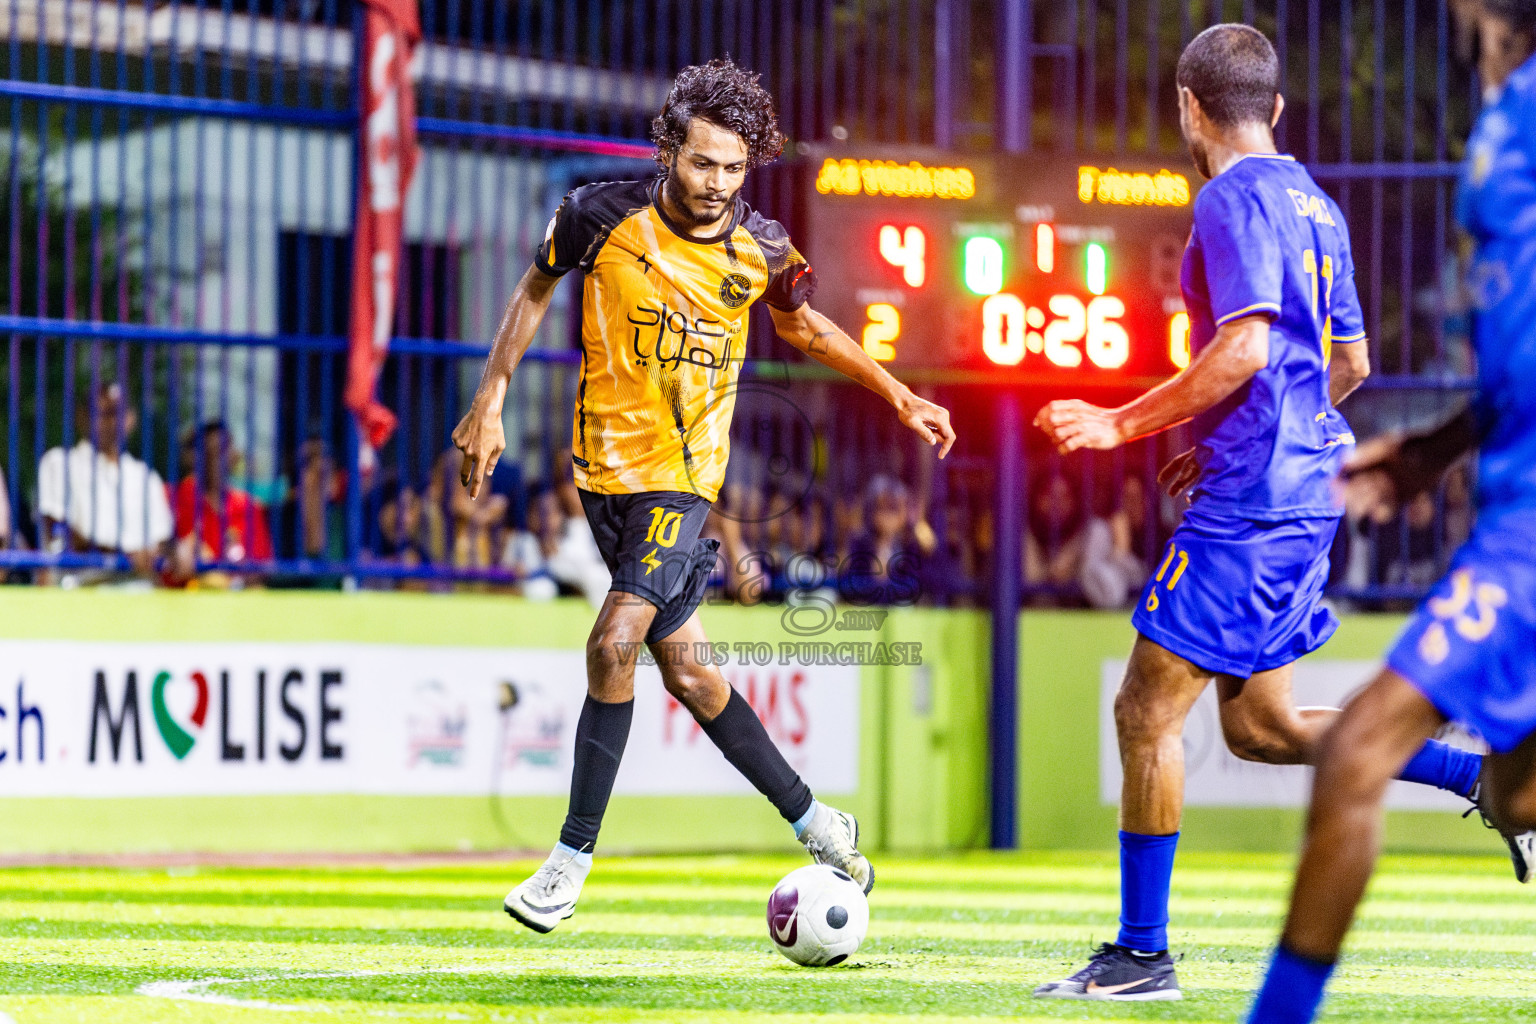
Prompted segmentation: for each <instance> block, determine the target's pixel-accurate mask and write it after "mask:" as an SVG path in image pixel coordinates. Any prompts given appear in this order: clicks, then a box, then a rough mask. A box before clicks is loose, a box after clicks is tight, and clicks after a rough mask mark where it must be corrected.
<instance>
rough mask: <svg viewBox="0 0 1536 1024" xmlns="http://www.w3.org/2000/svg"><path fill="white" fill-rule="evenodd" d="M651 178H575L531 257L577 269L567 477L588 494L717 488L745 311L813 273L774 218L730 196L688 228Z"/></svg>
mask: <svg viewBox="0 0 1536 1024" xmlns="http://www.w3.org/2000/svg"><path fill="white" fill-rule="evenodd" d="M660 189H661V179H660V178H656V179H654V180H651V181H623V182H603V183H600V184H596V185H585V186H583V187H581V188H578V189H576V190H575V191H573V192H571V193H570V194H568V195H567V196H566V197H565V202H563V203H562V204H561V205H560V209H559V210H558V211H557V212H556V213H555V216H554V218H553V219H552V220H551V221H550V222H549V230H548V231H547V232H546V233H545V236H544V242H543V244H542V245H540V246H539V249H538V252H537V253H536V254H535V255H534V263H535V265H536V266H538V268H539V269H540V270H541V271H543V272H544V273H546V274H553V275H555V276H559V275H561V274H564V273H566V272H568V271H570V270H575V269H580V270H582V271H583V272H585V274H586V281H585V283H584V285H583V289H582V306H581V316H582V328H581V343H582V363H581V380H580V383H579V384H578V385H577V390H576V417H575V423H574V425H573V428H572V433H573V438H572V442H571V447H572V453H573V458H574V460H575V463H576V467H575V472H576V486H578V487H580V488H582V489H583V490H587V491H592V492H593V493H596V494H636V493H640V492H643V491H686V492H690V493H693V494H697V495H700V496H701V497H703V498H705V499H707V500H709V501H714V500H715V497H716V496H717V495H718V494H719V492H720V485H721V483H722V482H723V480H724V478H725V463H726V459H727V458H728V457H729V455H730V428H731V413H732V411H733V410H734V408H735V405H736V380H737V377H738V375H739V374H740V372H741V363H742V359H743V357H744V355H745V353H746V343H747V319H748V318H747V311H748V309H750V307H751V306H752V303H754V302H756V301H757V300H758V299H763V300H765V301H766V302H767V303H768V304H769V305H770V306H773V307H774V308H776V309H781V310H785V311H789V310H794V309H798V308H800V306H801V305H803V304H804V303H805V301H806V300H807V299H808V298H809V297H810V295H811V292H812V291H813V290H814V288H815V282H816V279H815V275H814V274H813V273H812V272H811V268H810V267H809V266H808V265H807V264H806V262H805V260H804V258H803V257H801V255H800V254H799V253H798V252H796V251H795V247H794V246H793V245H791V244H790V241H789V235H788V233H787V232H785V230H784V227H783V225H781V224H779V223H778V222H777V221H774V220H770V219H768V218H767V217H763V216H761V215H760V214H758V213H756V212H755V211H753V210H752V209H751V208H750V207H749V206H747V204H746V203H744V202H742V201H741V199H740V197H738V198H737V199H736V202H735V207H734V209H733V211H732V213H731V217H730V220H729V221H728V222H727V224H726V227H725V229H724V230H723V231H721V232H720V234H718V235H716V236H715V237H713V238H706V239H699V240H695V239H692V238H689V237H687V236H686V235H684V234H683V233H682V231H681V230H680V229H679V228H677V227H675V226H674V225H673V224H672V223H671V221H670V220H669V219H668V217H667V216H666V214H665V213H663V212H662V210H661V207H660V206H659V205H658V199H659V195H660Z"/></svg>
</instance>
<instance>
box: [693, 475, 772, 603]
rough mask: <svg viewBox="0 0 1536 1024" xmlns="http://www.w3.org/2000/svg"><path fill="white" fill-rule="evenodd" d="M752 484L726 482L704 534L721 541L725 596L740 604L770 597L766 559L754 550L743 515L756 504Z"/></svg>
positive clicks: (711, 510) (702, 532)
mask: <svg viewBox="0 0 1536 1024" xmlns="http://www.w3.org/2000/svg"><path fill="white" fill-rule="evenodd" d="M756 507H757V506H756V504H755V503H754V498H753V492H752V489H751V488H750V487H748V486H747V485H745V484H741V483H727V484H726V485H725V486H724V487H722V488H720V496H719V500H717V501H716V502H715V504H714V507H713V508H711V509H710V512H709V518H708V519H706V520H705V521H704V529H703V530H702V531H701V535H702V536H704V537H710V538H713V539H715V540H718V541H719V542H720V558H721V559H722V561H723V562H724V569H725V583H724V590H725V596H726V597H727V598H729V599H731V600H732V601H735V602H736V603H737V604H757V603H758V602H760V601H762V600H763V598H764V597H767V596H768V594H769V592H770V590H771V587H772V581H771V580H770V578H769V574H768V571H767V559H766V557H765V555H764V554H763V553H762V552H760V551H754V550H752V547H751V544H750V542H749V540H748V537H749V536H750V531H749V530H747V529H746V528H745V526H746V524H744V522H743V519H744V518H745V516H746V515H747V514H749V513H750V512H751V511H752V510H754V509H755V508H756Z"/></svg>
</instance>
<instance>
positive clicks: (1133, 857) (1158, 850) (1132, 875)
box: [1116, 832, 1179, 953]
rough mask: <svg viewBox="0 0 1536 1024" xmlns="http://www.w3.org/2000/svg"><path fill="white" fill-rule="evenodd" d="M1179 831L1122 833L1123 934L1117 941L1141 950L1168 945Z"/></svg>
mask: <svg viewBox="0 0 1536 1024" xmlns="http://www.w3.org/2000/svg"><path fill="white" fill-rule="evenodd" d="M1178 845H1179V834H1178V833H1177V832H1175V833H1174V834H1173V835H1171V836H1143V835H1138V834H1137V833H1135V832H1121V833H1120V937H1119V938H1118V939H1117V940H1116V942H1117V943H1118V944H1119V945H1121V946H1124V947H1126V948H1127V949H1134V950H1136V951H1137V952H1140V953H1161V952H1162V951H1163V950H1165V949H1167V948H1168V886H1169V885H1170V884H1171V883H1172V881H1173V851H1174V849H1175V848H1177V847H1178Z"/></svg>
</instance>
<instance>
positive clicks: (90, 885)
mask: <svg viewBox="0 0 1536 1024" xmlns="http://www.w3.org/2000/svg"><path fill="white" fill-rule="evenodd" d="M799 863H801V862H800V861H799V860H796V859H794V858H790V857H784V858H770V857H710V858H699V859H683V858H599V861H598V864H597V867H596V869H595V870H594V871H593V874H592V877H591V879H590V881H589V882H588V884H587V889H586V892H585V893H584V895H583V897H582V901H581V905H580V909H579V910H578V911H577V914H576V916H575V917H574V918H573V919H571V920H570V921H567V922H565V923H564V924H563V925H561V926H560V928H559V929H558V930H556V931H555V932H554V933H553V934H551V935H547V936H540V935H535V934H533V933H532V932H529V931H526V930H524V929H523V928H522V927H520V926H518V925H516V924H514V923H513V922H512V921H511V920H510V919H508V918H507V917H506V916H504V915H503V914H502V913H501V910H500V902H501V897H502V895H503V894H504V893H505V891H506V890H507V889H508V888H509V887H510V886H511V885H512V884H513V883H515V882H517V881H519V880H521V878H523V877H524V876H525V875H526V874H527V873H528V872H529V871H531V870H532V868H533V867H534V866H535V865H534V864H533V863H530V862H518V863H507V864H505V865H491V864H473V865H465V864H453V865H447V866H419V865H404V866H388V865H385V866H379V867H341V868H329V867H327V868H273V869H260V870H256V869H224V868H201V869H195V870H193V869H185V868H181V869H171V870H127V869H99V868H36V869H13V870H4V871H0V1014H3V1015H9V1017H10V1018H11V1019H13V1020H14V1021H16V1022H17V1024H44V1022H62V1021H70V1022H75V1021H80V1022H87V1021H89V1022H92V1024H114V1022H119V1021H122V1022H128V1021H132V1022H135V1024H137V1022H145V1021H153V1022H159V1021H167V1022H182V1021H186V1022H226V1021H228V1022H242V1024H243V1022H258V1021H274V1022H276V1021H283V1022H288V1024H292V1022H295V1021H310V1020H314V1021H385V1020H389V1021H446V1020H458V1021H551V1022H572V1024H574V1022H605V1021H645V1022H656V1024H673V1022H699V1024H703V1022H726V1024H749V1022H757V1021H776V1022H786V1024H787V1022H791V1021H806V1020H812V1019H834V1020H843V1021H846V1022H848V1024H854V1022H864V1021H883V1020H884V1021H895V1020H902V1021H907V1022H914V1024H915V1022H917V1021H923V1022H929V1021H960V1020H978V1019H983V1018H985V1019H989V1020H998V1019H1003V1018H1007V1019H1015V1020H1021V1019H1022V1020H1105V1021H1140V1020H1178V1021H1228V1022H1230V1021H1234V1020H1236V1019H1237V1018H1238V1016H1239V1014H1240V1013H1241V1012H1242V1010H1243V1008H1244V1006H1245V1005H1246V1002H1247V998H1248V996H1247V993H1248V990H1249V989H1250V988H1251V987H1252V985H1253V984H1254V981H1255V979H1256V977H1257V974H1258V971H1259V969H1260V964H1261V960H1262V958H1263V957H1264V956H1265V954H1266V953H1267V951H1268V948H1269V946H1270V944H1271V943H1272V942H1273V939H1274V934H1275V929H1276V927H1277V923H1278V919H1279V914H1280V913H1281V910H1282V907H1283V899H1284V896H1285V893H1286V891H1287V888H1288V886H1289V884H1290V873H1289V861H1288V860H1286V859H1283V858H1278V857H1270V856H1261V855H1214V854H1198V853H1191V854H1188V855H1186V856H1183V857H1181V858H1180V862H1179V867H1178V870H1177V872H1176V874H1175V878H1174V901H1173V917H1174V923H1173V929H1172V936H1173V941H1174V944H1175V947H1176V949H1177V950H1179V951H1182V952H1183V953H1184V954H1185V959H1184V961H1183V962H1182V963H1181V964H1180V966H1179V975H1180V978H1181V979H1182V982H1183V985H1184V990H1185V993H1186V998H1185V1000H1184V1001H1183V1002H1179V1003H1157V1004H1134V1005H1130V1004H1094V1005H1086V1004H1082V1003H1042V1002H1037V1001H1035V1000H1032V999H1030V998H1029V991H1030V989H1031V988H1032V987H1033V986H1034V985H1036V984H1038V983H1039V982H1041V981H1045V980H1049V979H1052V978H1055V977H1059V976H1061V975H1062V974H1064V973H1066V972H1068V971H1070V970H1072V969H1075V967H1076V966H1077V965H1078V964H1079V963H1080V962H1081V961H1082V959H1083V957H1084V955H1085V953H1086V952H1087V950H1088V948H1089V944H1090V943H1092V942H1099V941H1104V940H1105V939H1109V938H1113V935H1114V919H1115V913H1116V909H1117V899H1116V885H1117V878H1118V875H1117V871H1116V868H1115V863H1114V860H1113V859H1112V858H1110V857H1106V856H1103V855H1100V854H1081V855H1072V854H1039V855H1032V854H1020V855H1008V856H990V855H966V856H958V857H954V858H945V859H927V860H917V859H898V858H892V857H886V858H879V859H878V860H877V866H878V869H879V880H880V884H879V886H878V887H877V888H876V889H875V891H874V894H873V898H872V900H871V923H870V932H869V938H868V940H867V941H866V942H865V944H864V947H863V949H861V950H860V951H859V953H858V954H857V955H856V956H855V957H854V958H853V959H852V960H851V961H850V962H849V963H848V964H847V965H844V966H842V967H837V968H823V969H819V970H817V969H806V968H799V967H795V966H794V965H792V964H790V963H789V962H788V961H787V960H784V959H783V958H782V957H780V956H779V955H778V954H777V953H775V952H773V950H772V949H771V948H770V946H769V943H768V940H767V935H766V925H765V922H764V916H763V904H764V901H765V899H766V897H767V894H768V891H769V889H770V888H771V887H772V885H773V883H774V882H775V881H776V880H777V879H778V878H779V877H780V876H781V875H782V874H784V873H785V872H787V871H789V870H790V869H791V868H793V867H796V866H798V864H799ZM1533 954H1536V892H1532V891H1530V890H1526V889H1523V888H1522V887H1520V886H1518V885H1516V884H1515V882H1514V880H1513V877H1512V875H1511V873H1510V871H1509V867H1508V864H1507V863H1506V862H1505V861H1504V860H1502V859H1501V858H1498V857H1495V856H1489V857H1486V858H1468V857H1395V858H1390V859H1388V860H1386V861H1384V862H1383V870H1382V872H1381V873H1380V874H1379V875H1378V877H1377V879H1376V883H1375V885H1374V887H1373V889H1372V896H1371V899H1370V901H1369V903H1368V904H1367V906H1366V907H1365V909H1364V911H1363V913H1362V916H1361V919H1360V922H1359V924H1358V926H1357V928H1356V930H1355V933H1354V935H1353V936H1352V938H1351V942H1350V947H1349V954H1348V956H1347V958H1346V960H1345V963H1344V965H1343V967H1342V968H1341V970H1340V972H1339V974H1338V975H1337V977H1336V979H1335V983H1334V987H1333V994H1332V996H1331V998H1330V1000H1329V1002H1328V1004H1327V1011H1326V1014H1325V1019H1327V1020H1335V1021H1392V1022H1411V1021H1434V1022H1451V1021H1520V1020H1531V1021H1536V955H1533ZM4 1021H5V1017H4V1016H0V1024H3V1022H4Z"/></svg>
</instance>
